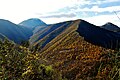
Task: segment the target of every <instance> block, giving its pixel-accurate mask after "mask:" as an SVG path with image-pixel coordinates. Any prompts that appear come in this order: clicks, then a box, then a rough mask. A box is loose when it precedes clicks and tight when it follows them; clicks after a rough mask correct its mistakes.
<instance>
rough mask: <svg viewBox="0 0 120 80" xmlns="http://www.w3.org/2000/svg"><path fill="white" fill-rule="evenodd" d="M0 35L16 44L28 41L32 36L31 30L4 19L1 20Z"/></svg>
mask: <svg viewBox="0 0 120 80" xmlns="http://www.w3.org/2000/svg"><path fill="white" fill-rule="evenodd" d="M0 33H1V34H2V35H4V36H6V37H7V38H8V39H10V40H12V41H14V42H16V43H20V42H21V41H22V40H28V39H29V37H30V36H31V35H32V31H31V30H30V29H28V28H26V27H23V26H18V25H16V24H14V23H12V22H10V21H7V20H3V19H0Z"/></svg>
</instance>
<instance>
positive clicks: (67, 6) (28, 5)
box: [0, 0, 120, 27]
mask: <svg viewBox="0 0 120 80" xmlns="http://www.w3.org/2000/svg"><path fill="white" fill-rule="evenodd" d="M0 10H1V12H0V19H6V20H9V21H11V22H13V23H16V24H18V23H20V22H22V21H24V20H27V19H29V18H39V19H41V20H42V21H44V22H45V23H47V24H53V23H58V22H63V21H68V20H76V19H83V20H86V21H88V22H90V23H92V24H95V25H98V26H99V25H103V24H105V23H107V22H111V23H113V24H116V25H118V26H119V27H120V20H119V18H118V17H120V1H119V0H109V1H108V0H97V1H96V0H91V1H89V0H44V1H43V0H0ZM114 11H115V12H116V13H117V15H118V17H117V15H116V14H115V13H114Z"/></svg>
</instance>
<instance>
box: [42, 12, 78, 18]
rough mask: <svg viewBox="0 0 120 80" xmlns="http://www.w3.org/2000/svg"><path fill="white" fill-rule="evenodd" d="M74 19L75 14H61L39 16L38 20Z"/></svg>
mask: <svg viewBox="0 0 120 80" xmlns="http://www.w3.org/2000/svg"><path fill="white" fill-rule="evenodd" d="M74 17H76V14H74V13H62V14H53V15H46V16H45V15H43V16H40V18H74Z"/></svg>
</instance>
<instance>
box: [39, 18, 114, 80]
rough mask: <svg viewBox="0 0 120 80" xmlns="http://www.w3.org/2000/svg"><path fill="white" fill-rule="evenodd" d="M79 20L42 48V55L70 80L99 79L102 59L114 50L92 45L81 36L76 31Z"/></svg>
mask: <svg viewBox="0 0 120 80" xmlns="http://www.w3.org/2000/svg"><path fill="white" fill-rule="evenodd" d="M79 22H80V20H77V21H74V23H73V24H72V25H71V26H70V27H69V28H67V29H66V30H65V31H64V32H62V33H61V34H59V35H58V36H57V37H56V38H54V39H53V40H52V41H51V42H49V43H48V44H47V45H46V46H45V47H44V48H43V49H42V51H41V54H40V57H41V58H43V59H45V60H47V61H48V62H49V64H51V65H53V66H54V68H56V69H57V70H58V71H60V72H61V73H62V75H63V77H66V78H68V80H78V79H85V80H86V79H97V75H98V69H99V67H100V65H101V61H103V62H104V61H105V60H106V59H107V58H106V59H105V60H104V55H106V54H107V53H109V52H112V50H107V49H104V48H102V47H99V46H95V45H92V44H90V43H88V42H86V41H85V40H84V39H83V38H82V37H80V36H79V34H78V33H77V32H76V30H77V28H78V27H77V26H78V24H79ZM102 78H104V77H102ZM106 78H107V77H106ZM107 79H108V78H107Z"/></svg>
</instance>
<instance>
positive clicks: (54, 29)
mask: <svg viewBox="0 0 120 80" xmlns="http://www.w3.org/2000/svg"><path fill="white" fill-rule="evenodd" d="M71 23H72V21H67V22H61V23H57V24H52V25H49V26H48V27H46V28H45V29H43V30H40V31H38V32H37V33H36V34H34V35H33V36H32V37H31V38H30V42H31V44H34V43H35V44H37V43H42V44H41V46H40V47H44V46H45V45H46V44H47V43H49V42H50V41H51V40H52V39H54V38H55V37H57V36H58V35H59V34H61V33H62V32H63V31H64V30H65V29H67V28H68V27H69V26H70V25H71ZM37 41H38V42H37Z"/></svg>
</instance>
